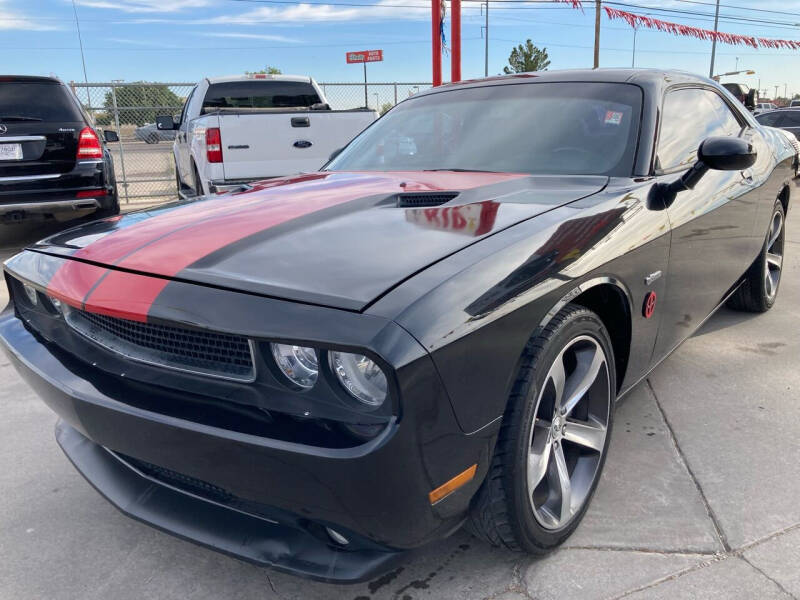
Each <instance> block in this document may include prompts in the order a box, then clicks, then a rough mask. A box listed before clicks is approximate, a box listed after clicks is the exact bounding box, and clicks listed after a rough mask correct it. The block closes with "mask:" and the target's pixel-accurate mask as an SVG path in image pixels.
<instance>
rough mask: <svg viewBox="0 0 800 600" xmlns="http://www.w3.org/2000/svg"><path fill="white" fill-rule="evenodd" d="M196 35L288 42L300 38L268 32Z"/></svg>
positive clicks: (206, 33) (291, 42)
mask: <svg viewBox="0 0 800 600" xmlns="http://www.w3.org/2000/svg"><path fill="white" fill-rule="evenodd" d="M198 35H202V36H203V37H209V36H210V37H218V38H238V39H245V40H267V41H269V42H286V43H288V44H297V43H299V42H300V40H297V39H294V38H290V37H286V36H283V35H270V34H268V33H209V32H202V33H199V34H198Z"/></svg>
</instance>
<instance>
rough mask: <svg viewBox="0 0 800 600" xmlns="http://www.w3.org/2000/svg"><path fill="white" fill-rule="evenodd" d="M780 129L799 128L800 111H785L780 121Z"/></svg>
mask: <svg viewBox="0 0 800 600" xmlns="http://www.w3.org/2000/svg"><path fill="white" fill-rule="evenodd" d="M780 126H781V127H800V110H787V111H786V112H785V113H783V118H782V119H781V121H780Z"/></svg>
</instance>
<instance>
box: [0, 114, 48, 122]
mask: <svg viewBox="0 0 800 600" xmlns="http://www.w3.org/2000/svg"><path fill="white" fill-rule="evenodd" d="M41 120H42V119H40V118H39V117H23V116H22V115H12V116H8V115H5V116H3V117H0V121H3V122H6V123H10V122H12V121H41Z"/></svg>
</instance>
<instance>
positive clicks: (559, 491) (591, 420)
mask: <svg viewBox="0 0 800 600" xmlns="http://www.w3.org/2000/svg"><path fill="white" fill-rule="evenodd" d="M611 403H612V394H611V389H610V378H609V373H608V360H607V359H606V354H605V352H604V350H603V347H602V346H601V345H600V343H599V342H598V341H597V340H596V339H595V338H593V337H591V336H588V335H582V336H578V337H576V338H574V339H572V340H570V342H569V343H568V344H567V345H566V346H565V347H564V348H563V349H562V350H561V352H560V353H559V354H558V356H557V357H556V359H555V361H553V364H552V366H551V367H550V370H549V371H548V373H547V377H546V378H545V381H544V384H543V385H542V388H541V390H540V392H539V397H538V398H537V401H536V410H535V412H534V422H533V427H531V435H530V440H529V454H528V465H527V493H528V498H529V500H530V504H531V508H532V509H533V514H534V516H535V517H536V520H537V521H538V522H539V524H540V525H541V526H542V527H544V528H545V529H550V530H556V529H562V528H564V527H565V526H566V525H567V524H568V523H569V522H570V521H571V520H572V519H573V518H574V517H575V515H577V514H578V513H579V512H580V510H581V508H582V507H583V505H584V503H585V502H586V500H587V498H588V497H589V495H590V493H591V490H592V488H593V484H594V480H595V478H596V477H597V475H598V467H599V466H600V464H601V462H602V461H601V459H602V456H603V453H604V452H605V447H606V436H607V434H608V425H609V418H610V412H611Z"/></svg>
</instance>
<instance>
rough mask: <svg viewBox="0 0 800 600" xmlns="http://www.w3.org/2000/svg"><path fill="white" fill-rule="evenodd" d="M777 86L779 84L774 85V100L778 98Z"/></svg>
mask: <svg viewBox="0 0 800 600" xmlns="http://www.w3.org/2000/svg"><path fill="white" fill-rule="evenodd" d="M779 87H780V86H779V85H776V86H775V100H777V99H778V88H779Z"/></svg>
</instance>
